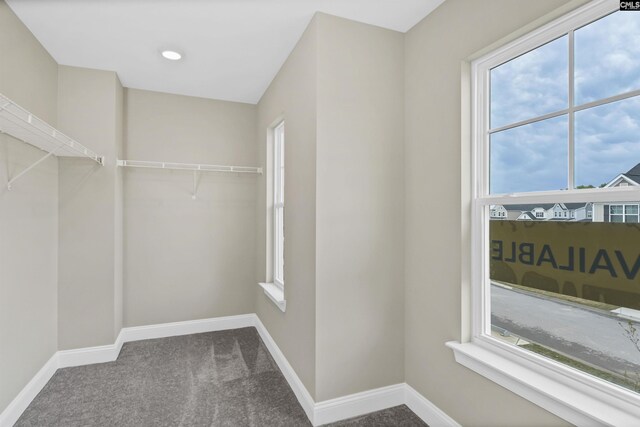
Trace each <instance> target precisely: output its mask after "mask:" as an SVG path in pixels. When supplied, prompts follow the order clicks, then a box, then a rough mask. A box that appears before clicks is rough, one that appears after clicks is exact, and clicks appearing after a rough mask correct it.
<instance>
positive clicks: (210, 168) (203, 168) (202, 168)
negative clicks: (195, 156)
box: [118, 160, 262, 174]
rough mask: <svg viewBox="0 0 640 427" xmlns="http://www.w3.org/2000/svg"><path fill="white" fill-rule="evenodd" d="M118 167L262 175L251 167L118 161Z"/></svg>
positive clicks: (260, 169) (259, 169)
mask: <svg viewBox="0 0 640 427" xmlns="http://www.w3.org/2000/svg"><path fill="white" fill-rule="evenodd" d="M118 166H121V167H130V168H149V169H170V170H189V171H199V172H231V173H254V174H262V168H258V167H253V166H222V165H205V164H198V163H175V162H152V161H147V160H118Z"/></svg>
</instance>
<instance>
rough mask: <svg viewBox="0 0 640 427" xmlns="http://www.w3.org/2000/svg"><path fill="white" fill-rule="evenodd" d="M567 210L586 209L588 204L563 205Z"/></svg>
mask: <svg viewBox="0 0 640 427" xmlns="http://www.w3.org/2000/svg"><path fill="white" fill-rule="evenodd" d="M563 204H564V205H565V206H566V207H567V209H580V208H584V207H585V206H586V205H587V203H563Z"/></svg>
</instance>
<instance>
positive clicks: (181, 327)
mask: <svg viewBox="0 0 640 427" xmlns="http://www.w3.org/2000/svg"><path fill="white" fill-rule="evenodd" d="M246 327H255V328H256V330H257V331H258V334H259V335H260V338H261V339H262V341H263V342H264V344H265V346H266V347H267V349H268V350H269V353H271V356H272V357H273V359H274V360H275V362H276V363H277V365H278V367H279V368H280V370H281V371H282V373H283V375H284V377H285V378H286V380H287V382H288V383H289V386H290V387H291V389H292V390H293V392H294V394H295V395H296V398H297V399H298V402H300V405H301V406H302V409H303V410H304V412H305V413H306V415H307V417H308V418H309V420H310V421H311V423H312V424H313V425H314V426H319V425H323V424H327V423H331V422H335V421H340V420H343V419H346V418H352V417H357V416H359V415H364V414H367V413H370V412H375V411H380V410H383V409H387V408H390V407H393V406H398V405H402V404H403V403H404V404H406V405H407V406H408V407H409V408H410V409H411V410H412V411H413V412H414V413H415V414H416V415H418V416H419V417H420V418H422V420H424V421H425V422H426V423H427V424H429V425H430V426H432V427H440V426H442V427H460V426H459V424H458V423H456V422H455V421H454V420H453V419H452V418H450V417H449V416H448V415H447V414H445V413H444V412H442V411H441V410H440V409H439V408H438V407H436V406H435V405H434V404H433V403H431V402H430V401H429V400H427V399H426V398H425V397H424V396H422V395H421V394H419V393H418V392H417V391H416V390H414V389H413V388H412V387H411V386H409V385H408V384H405V383H402V384H396V385H391V386H387V387H381V388H377V389H374V390H367V391H364V392H361V393H355V394H351V395H348V396H342V397H338V398H335V399H330V400H325V401H322V402H318V403H316V402H314V400H313V398H312V397H311V394H310V393H309V391H308V390H307V389H306V387H305V386H304V384H303V383H302V381H301V380H300V378H299V377H298V375H297V374H296V372H295V370H294V369H293V367H292V366H291V365H290V364H289V361H288V360H287V358H286V357H285V356H284V354H283V353H282V351H281V350H280V348H278V345H277V344H276V342H275V341H274V339H273V338H272V337H271V335H270V334H269V332H268V331H267V328H266V327H265V326H264V324H263V323H262V322H261V321H260V319H259V318H258V316H257V315H256V314H254V313H252V314H243V315H239V316H228V317H218V318H213V319H202V320H192V321H186V322H174V323H164V324H159V325H149V326H136V327H131V328H123V329H122V330H121V331H120V334H119V335H118V337H117V339H116V342H115V343H113V344H110V345H103V346H98V347H88V348H80V349H76V350H63V351H58V352H57V353H55V354H54V355H53V356H52V357H51V359H49V361H48V362H47V363H46V364H45V365H44V366H43V367H42V369H40V371H38V373H37V374H36V375H35V376H34V377H33V379H32V380H31V381H29V383H28V384H27V385H26V386H25V387H24V388H23V389H22V391H21V392H20V393H19V394H18V396H16V398H15V399H14V400H13V401H12V402H11V403H10V404H9V406H7V408H6V409H5V410H4V411H3V412H2V413H1V414H0V427H9V426H12V425H13V424H14V423H15V422H16V421H17V420H18V418H20V415H22V412H24V410H25V409H26V408H27V407H28V406H29V404H30V403H31V401H32V400H33V399H34V398H35V397H36V395H37V394H38V393H39V392H40V391H41V390H42V388H43V387H44V386H45V385H46V384H47V382H48V381H49V380H50V379H51V377H52V376H53V374H54V373H55V372H56V370H57V369H58V368H65V367H71V366H81V365H89V364H94V363H105V362H112V361H114V360H116V359H117V358H118V355H119V354H120V350H121V349H122V345H123V344H124V343H126V342H131V341H140V340H146V339H155V338H165V337H172V336H179V335H189V334H197V333H203V332H214V331H222V330H228V329H238V328H246Z"/></svg>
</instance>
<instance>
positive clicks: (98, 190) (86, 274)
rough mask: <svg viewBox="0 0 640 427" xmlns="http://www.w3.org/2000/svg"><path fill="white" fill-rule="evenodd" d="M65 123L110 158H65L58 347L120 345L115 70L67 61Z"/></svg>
mask: <svg viewBox="0 0 640 427" xmlns="http://www.w3.org/2000/svg"><path fill="white" fill-rule="evenodd" d="M58 82H59V83H58V127H59V129H60V130H61V131H62V132H64V133H66V134H68V135H69V136H71V137H72V138H74V139H76V140H78V141H80V142H82V143H84V144H85V145H87V146H89V147H91V149H93V150H94V151H96V152H97V153H98V154H100V155H103V156H105V165H104V166H100V165H98V164H97V163H95V162H93V161H91V160H88V159H84V158H60V159H59V166H60V168H59V253H58V255H59V256H58V266H59V271H58V347H59V349H61V350H65V349H71V348H80V347H91V346H96V345H105V344H113V342H114V341H115V338H116V336H117V334H118V333H119V329H116V328H117V327H118V326H119V325H120V323H121V320H119V319H116V316H117V315H118V313H120V312H121V308H120V307H118V305H121V300H122V299H121V297H119V294H120V291H119V289H120V288H121V278H119V277H116V273H117V268H116V266H117V262H116V254H118V253H121V249H120V248H118V247H117V245H116V244H117V243H118V242H119V240H120V237H119V236H117V233H116V229H117V218H116V213H115V208H114V207H115V206H117V203H116V192H117V191H116V190H117V185H118V184H117V182H118V181H117V174H118V172H117V167H116V155H117V152H118V148H119V146H120V144H121V139H122V134H121V133H120V129H121V127H120V126H119V120H120V119H119V118H118V114H119V113H120V112H121V111H122V106H121V105H118V103H119V102H121V101H122V95H121V93H120V92H122V86H121V85H120V82H119V80H118V77H117V75H116V74H115V73H114V72H111V71H100V70H90V69H86V68H77V67H68V66H60V67H59V70H58Z"/></svg>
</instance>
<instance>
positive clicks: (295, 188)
mask: <svg viewBox="0 0 640 427" xmlns="http://www.w3.org/2000/svg"><path fill="white" fill-rule="evenodd" d="M316 33H317V22H316V19H314V20H313V21H312V22H311V24H310V25H309V27H308V28H307V30H306V31H305V33H304V35H303V36H302V38H301V39H300V41H299V42H298V44H297V45H296V47H295V49H294V50H293V52H292V53H291V55H290V56H289V58H288V59H287V61H286V62H285V63H284V65H283V66H282V68H281V69H280V72H279V73H278V75H277V76H276V77H275V79H274V80H273V82H272V83H271V85H270V86H269V89H267V91H266V93H265V94H264V95H263V97H262V99H261V100H260V102H259V103H258V128H257V134H256V135H257V144H258V149H259V155H260V164H261V165H262V166H263V167H264V168H267V166H268V163H269V161H268V160H267V129H268V128H269V127H270V126H272V125H273V124H274V122H275V121H276V120H277V119H279V118H284V120H285V171H286V172H285V210H286V214H285V230H286V243H285V248H284V249H285V255H284V258H285V274H284V277H285V291H284V292H285V298H286V300H287V311H286V313H282V312H281V311H280V310H279V309H278V308H277V307H276V306H275V305H274V304H273V303H272V302H271V301H270V300H269V299H267V296H266V295H264V293H263V291H262V289H261V288H259V287H258V285H257V282H258V281H260V282H263V281H265V280H271V277H270V272H269V269H268V268H267V259H268V253H269V252H270V246H271V239H270V237H269V236H268V233H267V230H268V227H267V224H270V222H271V216H270V215H269V214H268V211H269V206H270V205H271V203H272V201H271V198H270V197H268V196H267V182H268V180H270V176H269V173H267V174H265V175H263V176H262V177H261V178H260V187H259V192H258V207H257V212H258V217H257V224H258V226H257V271H258V273H257V277H256V278H254V283H253V287H254V293H255V294H256V298H257V299H256V313H257V314H258V316H259V317H260V319H261V320H262V322H263V323H264V324H265V326H266V327H267V329H268V330H269V333H270V334H271V336H273V338H274V339H275V341H276V343H277V344H278V346H279V347H280V349H281V350H282V352H283V353H284V354H285V356H286V357H287V360H288V361H289V363H290V364H291V366H293V369H294V370H295V371H296V373H297V374H298V376H299V377H300V379H301V380H302V382H303V383H304V385H305V387H306V388H307V390H308V391H309V392H310V393H311V395H312V396H313V395H315V381H316V379H315V378H316V374H315V369H316V368H315V361H316V356H315V351H316V350H315V348H316V347H315V340H316V332H315V328H316V323H315V313H316V299H315V292H316V281H315V279H316V278H315V270H316V269H315V264H316V251H315V247H316V223H315V216H316V74H317V70H316V61H317V44H316V43H317V42H316ZM265 170H266V169H265ZM269 171H270V170H269ZM269 171H268V172H269Z"/></svg>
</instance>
